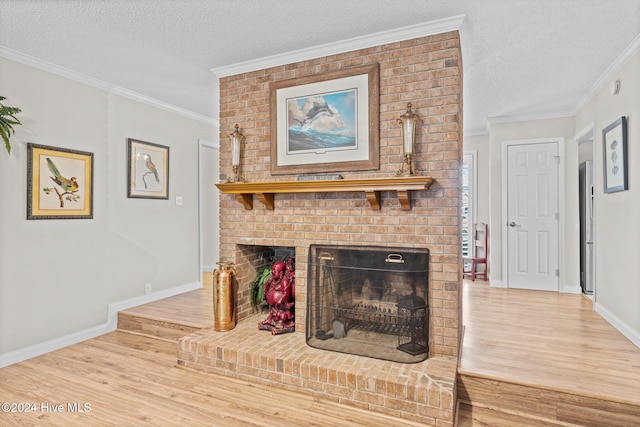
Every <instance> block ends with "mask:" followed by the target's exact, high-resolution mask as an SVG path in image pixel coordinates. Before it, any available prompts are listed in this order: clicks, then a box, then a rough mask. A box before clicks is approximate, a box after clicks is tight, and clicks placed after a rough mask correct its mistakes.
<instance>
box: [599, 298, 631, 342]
mask: <svg viewBox="0 0 640 427" xmlns="http://www.w3.org/2000/svg"><path fill="white" fill-rule="evenodd" d="M595 311H596V313H598V314H599V315H600V316H602V317H604V319H605V320H606V321H607V322H609V323H611V325H613V327H614V328H616V329H617V330H618V331H619V332H620V333H621V334H622V335H624V336H625V337H627V338H628V339H629V341H631V342H632V343H634V344H635V345H636V347H638V348H640V332H639V331H636V330H634V329H633V328H632V327H630V326H629V325H627V324H626V323H625V322H623V321H622V320H620V319H619V318H618V317H617V316H616V315H615V314H613V313H611V312H610V311H609V310H607V309H606V308H604V307H603V306H602V305H601V304H598V303H597V302H596V303H595Z"/></svg>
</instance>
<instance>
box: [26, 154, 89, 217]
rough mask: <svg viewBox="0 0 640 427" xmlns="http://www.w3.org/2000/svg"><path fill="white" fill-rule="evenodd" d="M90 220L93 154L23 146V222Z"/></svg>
mask: <svg viewBox="0 0 640 427" xmlns="http://www.w3.org/2000/svg"><path fill="white" fill-rule="evenodd" d="M91 218H93V153H87V152H85V151H77V150H69V149H65V148H58V147H48V146H45V145H38V144H32V143H29V144H27V219H91Z"/></svg>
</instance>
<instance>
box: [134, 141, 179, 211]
mask: <svg viewBox="0 0 640 427" xmlns="http://www.w3.org/2000/svg"><path fill="white" fill-rule="evenodd" d="M127 163H128V168H127V197H129V198H138V199H168V198H169V147H166V146H164V145H158V144H153V143H151V142H145V141H140V140H137V139H132V138H128V139H127Z"/></svg>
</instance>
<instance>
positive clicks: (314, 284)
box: [306, 245, 429, 363]
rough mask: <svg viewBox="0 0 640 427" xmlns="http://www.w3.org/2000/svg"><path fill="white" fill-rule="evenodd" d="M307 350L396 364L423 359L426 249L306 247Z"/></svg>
mask: <svg viewBox="0 0 640 427" xmlns="http://www.w3.org/2000/svg"><path fill="white" fill-rule="evenodd" d="M308 273H309V274H308V283H309V287H308V291H307V325H306V339H307V344H308V345H310V346H311V347H315V348H320V349H324V350H331V351H339V352H342V353H351V354H358V355H361V356H368V357H374V358H378V359H385V360H392V361H395V362H401V363H415V362H420V361H423V360H425V359H426V358H427V355H428V342H429V339H428V338H429V336H428V333H429V307H428V295H427V293H428V290H427V289H428V281H429V280H428V278H429V250H428V249H415V248H411V249H398V248H389V247H378V246H343V245H334V246H331V245H311V246H310V248H309V272H308Z"/></svg>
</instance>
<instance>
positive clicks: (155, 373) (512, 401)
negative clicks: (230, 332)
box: [0, 279, 640, 427]
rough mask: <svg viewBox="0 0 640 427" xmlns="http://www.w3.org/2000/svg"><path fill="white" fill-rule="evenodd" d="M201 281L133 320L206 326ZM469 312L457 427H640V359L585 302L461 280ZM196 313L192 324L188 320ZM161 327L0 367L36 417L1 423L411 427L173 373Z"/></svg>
mask: <svg viewBox="0 0 640 427" xmlns="http://www.w3.org/2000/svg"><path fill="white" fill-rule="evenodd" d="M204 283H205V284H206V285H207V286H205V289H202V290H197V291H192V292H189V293H187V294H184V295H181V296H178V297H179V298H178V297H172V298H168V299H167V300H163V301H158V302H156V303H151V304H147V305H145V306H140V307H138V308H135V309H131V310H127V311H128V312H131V311H136V310H139V311H140V312H144V315H145V316H148V317H151V318H155V320H156V321H158V322H161V323H162V322H164V323H165V324H166V326H167V327H168V328H170V329H171V328H173V327H171V326H170V325H171V324H173V323H176V324H181V322H183V323H184V324H187V326H190V327H199V325H200V326H203V327H211V325H212V324H213V319H212V317H211V316H212V314H211V312H210V311H209V307H210V301H211V290H210V286H209V280H207V279H205V282H204ZM177 301H179V302H177ZM178 306H179V307H178ZM463 306H464V322H463V323H464V326H465V331H464V341H463V346H462V352H461V359H460V366H459V374H460V376H459V380H458V385H459V391H458V395H459V397H460V399H461V407H460V408H461V409H460V410H459V412H458V425H459V426H460V427H467V426H496V427H499V426H505V427H510V426H523V425H528V426H538V425H539V426H543V425H544V426H549V425H562V426H571V425H597V426H607V427H608V426H621V425H629V426H638V425H640V415H638V414H640V412H635V411H636V410H637V409H638V408H640V349H638V348H637V347H636V346H635V345H633V344H632V343H631V342H630V341H629V340H627V339H626V338H625V337H624V336H622V335H621V334H620V333H619V332H618V331H617V330H615V329H614V328H613V327H612V326H611V325H610V324H609V323H607V322H606V321H605V320H604V319H602V318H601V317H600V316H599V315H598V314H596V313H595V312H593V310H592V309H591V302H590V301H589V300H588V299H586V298H585V297H584V296H581V295H566V294H557V293H551V292H532V291H520V290H509V289H495V288H490V287H489V285H488V284H487V282H483V281H476V282H473V283H472V282H468V281H465V282H464V293H463ZM200 310H201V311H200ZM198 311H200V314H199V315H197V316H196V318H195V319H190V318H188V316H190V315H187V314H186V313H194V312H198ZM208 316H209V317H208ZM161 329H163V328H159V329H158V330H156V331H155V332H151V333H150V334H151V335H154V334H155V335H157V336H159V337H160V338H162V339H154V338H150V337H147V336H144V335H143V334H145V333H147V332H148V331H141V332H139V333H135V331H134V333H125V332H120V331H119V332H113V333H110V334H106V335H103V336H101V337H98V338H95V339H92V340H88V341H85V342H83V343H80V344H76V345H73V346H70V347H67V348H65V349H61V350H58V351H54V352H51V353H49V354H46V355H43V356H40V357H36V358H33V359H30V360H28V361H24V362H21V363H17V364H14V365H11V366H8V367H6V368H2V369H0V392H1V393H0V394H1V396H2V399H0V400H2V401H3V402H15V403H26V402H31V403H36V405H37V409H38V410H37V412H30V413H0V425H2V426H4V425H8V426H10V425H21V426H22V425H46V426H50V425H53V426H56V425H59V426H74V425H78V426H80V425H82V426H85V425H160V426H167V425H168V426H172V425H181V426H187V425H189V426H191V425H194V426H195V425H208V426H244V425H251V426H270V427H271V426H274V425H315V426H325V425H326V426H359V425H367V426H394V425H397V426H403V425H412V424H411V423H410V422H406V421H403V420H398V419H394V418H389V417H386V416H384V415H379V414H374V413H370V412H365V411H360V410H358V409H356V408H352V407H344V406H341V405H338V404H335V403H333V402H327V401H321V400H318V399H316V398H313V397H311V396H308V395H305V394H299V393H295V392H291V391H288V390H280V389H276V388H270V387H267V386H265V385H261V384H256V383H251V382H247V381H242V380H237V379H233V378H228V377H222V376H219V375H216V374H211V373H203V372H200V371H198V372H196V371H192V370H189V369H186V368H183V367H177V366H176V346H175V344H174V343H173V342H172V341H174V339H173V337H172V336H171V334H172V332H171V331H169V336H168V337H167V336H164V333H165V332H166V331H165V332H163V331H161ZM532 390H533V392H532ZM496 396H497V398H496ZM487 399H493V400H487ZM76 402H77V403H79V404H80V406H79V407H81V406H82V404H83V403H85V402H86V403H89V404H90V408H91V411H90V412H85V413H79V412H76V413H71V412H69V411H68V409H69V408H68V407H67V404H71V405H72V406H73V404H74V403H76ZM585 402H586V403H585ZM47 404H49V407H50V408H53V407H54V406H53V405H59V404H62V405H63V409H64V412H63V413H53V412H47V411H45V410H42V408H43V407H42V405H44V408H45V409H46V407H47ZM583 404H587V405H588V406H586V407H585V406H581V405H583ZM501 405H512V406H509V407H508V408H507V409H505V408H504V407H501ZM291 408H295V411H294V412H293V413H292V411H291ZM611 411H613V412H611ZM532 412H533V414H532ZM616 417H617V418H616ZM584 419H587V421H581V420H584ZM291 423H294V424H291Z"/></svg>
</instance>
